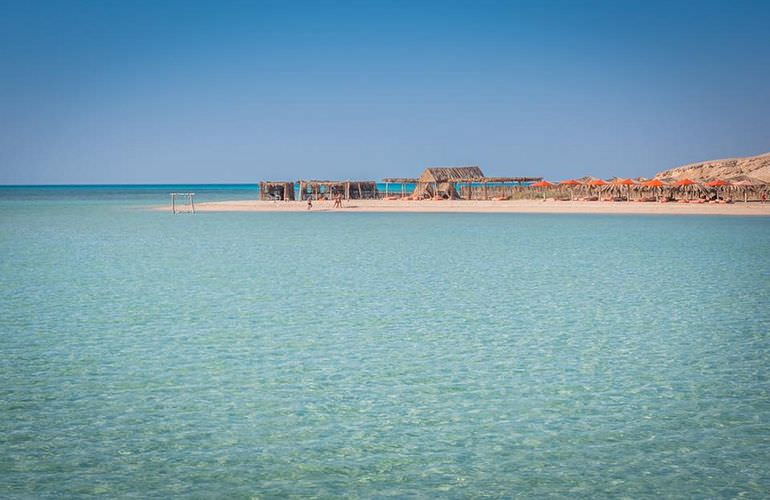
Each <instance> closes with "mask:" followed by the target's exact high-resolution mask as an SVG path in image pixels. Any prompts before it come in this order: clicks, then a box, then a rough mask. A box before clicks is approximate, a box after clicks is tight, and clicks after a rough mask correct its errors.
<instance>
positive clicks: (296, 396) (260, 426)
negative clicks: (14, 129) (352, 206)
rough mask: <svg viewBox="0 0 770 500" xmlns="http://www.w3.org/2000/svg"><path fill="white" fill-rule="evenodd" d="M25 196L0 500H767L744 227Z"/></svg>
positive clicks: (1, 229)
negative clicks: (96, 499)
mask: <svg viewBox="0 0 770 500" xmlns="http://www.w3.org/2000/svg"><path fill="white" fill-rule="evenodd" d="M27 189H28V191H27V192H22V191H19V190H15V189H10V188H4V189H0V381H1V382H2V383H1V384H0V497H47V496H88V495H96V494H101V495H104V496H111V497H112V496H119V497H123V496H134V497H139V498H148V497H155V498H165V497H168V496H170V495H180V494H182V495H190V496H197V497H209V496H227V497H236V498H237V497H243V498H248V497H252V496H256V497H259V496H266V497H271V496H292V495H294V496H320V497H338V496H352V497H363V498H369V497H378V496H398V497H403V496H420V497H424V496H428V497H442V498H444V497H449V498H459V497H476V496H484V495H486V496H493V497H500V496H502V497H511V496H522V497H543V496H561V497H610V496H611V497H616V496H627V497H630V498H638V497H659V496H663V497H699V498H713V497H732V496H737V495H745V496H747V497H754V498H759V497H766V496H768V494H770V471H769V470H768V465H767V464H768V463H770V385H768V383H769V378H768V375H770V307H768V306H769V305H770V219H768V218H733V217H660V216H659V217H638V216H587V215H534V214H374V213H371V214H351V213H313V212H311V213H285V214H281V213H265V214H260V213H242V214H241V213H225V214H216V213H202V214H197V215H176V216H173V215H171V214H169V213H165V212H154V211H148V210H144V209H142V207H143V206H145V205H147V204H152V203H167V202H168V200H167V195H166V192H165V190H163V189H159V190H157V191H155V192H148V191H147V190H144V191H142V190H139V191H135V192H134V196H132V195H131V193H126V192H125V191H122V192H121V194H110V192H109V190H107V191H98V190H89V189H88V188H72V189H70V190H69V191H67V190H65V191H66V192H54V193H51V192H50V191H41V190H36V189H34V188H27ZM172 190H176V189H172ZM198 191H199V192H200V190H198ZM229 194H231V195H232V196H229V197H236V196H238V194H237V193H229ZM227 195H228V193H216V194H212V195H211V196H212V199H213V198H216V197H227ZM244 196H245V195H244ZM201 201H206V198H205V197H204V198H203V199H202V200H201Z"/></svg>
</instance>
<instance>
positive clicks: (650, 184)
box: [642, 179, 668, 201]
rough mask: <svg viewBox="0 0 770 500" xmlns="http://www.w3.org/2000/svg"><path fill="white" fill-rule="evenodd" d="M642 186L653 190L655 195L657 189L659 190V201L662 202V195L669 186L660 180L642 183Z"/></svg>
mask: <svg viewBox="0 0 770 500" xmlns="http://www.w3.org/2000/svg"><path fill="white" fill-rule="evenodd" d="M642 186H644V187H648V188H652V192H653V193H654V192H655V190H656V189H657V190H658V195H657V199H658V200H659V201H660V193H661V191H662V189H663V188H664V187H665V186H668V184H666V183H665V182H663V181H662V180H660V179H652V180H649V181H646V182H642Z"/></svg>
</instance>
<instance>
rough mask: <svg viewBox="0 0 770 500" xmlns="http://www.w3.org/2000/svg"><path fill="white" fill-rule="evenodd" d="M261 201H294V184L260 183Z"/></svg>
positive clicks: (280, 182)
mask: <svg viewBox="0 0 770 500" xmlns="http://www.w3.org/2000/svg"><path fill="white" fill-rule="evenodd" d="M259 199H260V200H269V201H292V200H294V182H290V181H262V182H260V183H259Z"/></svg>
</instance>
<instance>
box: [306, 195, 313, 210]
mask: <svg viewBox="0 0 770 500" xmlns="http://www.w3.org/2000/svg"><path fill="white" fill-rule="evenodd" d="M312 208H313V199H312V198H308V199H307V209H308V210H311V209H312Z"/></svg>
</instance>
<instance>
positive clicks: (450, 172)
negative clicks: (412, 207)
mask: <svg viewBox="0 0 770 500" xmlns="http://www.w3.org/2000/svg"><path fill="white" fill-rule="evenodd" d="M474 179H477V180H479V181H481V180H483V179H484V172H482V171H481V168H480V167H476V166H467V167H428V168H426V169H425V170H424V171H423V173H422V175H421V176H420V178H419V179H418V180H417V187H416V188H415V190H414V194H413V195H412V196H413V197H414V198H416V199H422V198H444V199H452V200H457V199H460V194H459V193H458V192H457V189H456V188H455V183H456V182H461V181H465V182H468V181H470V180H474Z"/></svg>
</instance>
